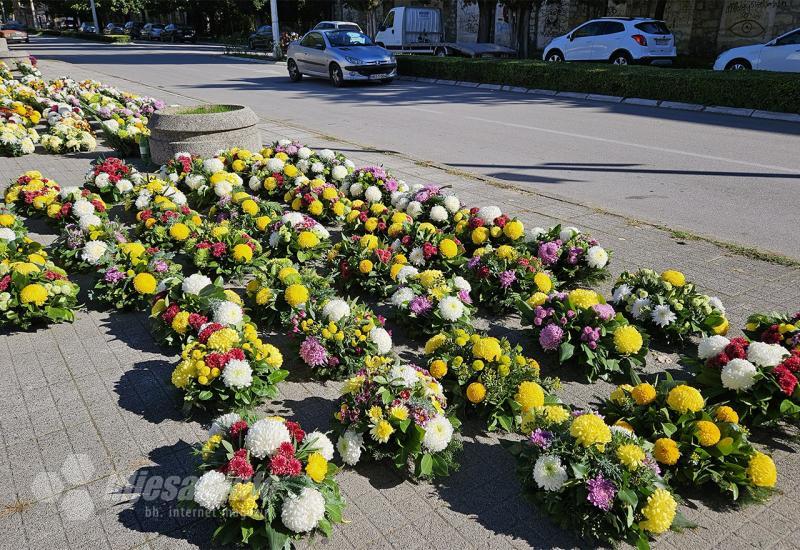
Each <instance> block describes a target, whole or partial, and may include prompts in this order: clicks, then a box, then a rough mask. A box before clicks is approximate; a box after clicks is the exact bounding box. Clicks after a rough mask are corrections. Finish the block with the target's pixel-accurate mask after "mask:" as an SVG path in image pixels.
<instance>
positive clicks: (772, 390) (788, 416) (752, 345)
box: [683, 335, 800, 426]
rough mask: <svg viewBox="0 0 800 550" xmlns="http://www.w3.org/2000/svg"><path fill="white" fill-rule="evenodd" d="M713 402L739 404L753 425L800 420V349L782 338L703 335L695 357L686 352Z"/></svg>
mask: <svg viewBox="0 0 800 550" xmlns="http://www.w3.org/2000/svg"><path fill="white" fill-rule="evenodd" d="M683 360H684V362H685V363H687V364H688V365H690V366H693V367H694V368H695V371H696V378H695V380H696V381H697V382H698V383H699V384H702V385H703V386H705V387H706V388H708V390H707V395H708V398H709V400H710V401H711V402H713V403H724V404H727V405H730V406H731V407H733V408H735V409H736V410H737V411H738V412H739V414H740V416H741V418H742V420H743V421H745V423H746V424H747V425H749V426H761V425H775V424H777V423H778V422H782V421H784V422H793V423H797V422H798V421H800V388H798V385H797V377H798V376H800V350H797V349H795V350H792V351H791V352H790V351H788V350H787V349H786V348H784V347H783V346H781V345H780V344H767V343H765V342H749V341H747V340H746V339H745V338H733V339H731V340H728V339H727V338H725V337H724V336H720V335H713V336H708V337H705V338H702V339H701V340H700V343H699V344H698V345H697V357H696V358H695V357H684V358H683Z"/></svg>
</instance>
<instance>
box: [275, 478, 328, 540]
mask: <svg viewBox="0 0 800 550" xmlns="http://www.w3.org/2000/svg"><path fill="white" fill-rule="evenodd" d="M324 517H325V497H323V496H322V493H320V492H319V491H317V490H316V489H313V488H311V487H305V488H304V489H303V490H302V491H301V492H300V494H299V495H290V496H289V497H288V498H287V499H286V500H284V501H283V507H282V508H281V521H282V522H283V525H284V526H286V528H287V529H289V530H290V531H293V532H295V533H307V532H308V531H312V530H313V529H314V528H316V526H317V524H318V523H319V521H320V520H321V519H322V518H324Z"/></svg>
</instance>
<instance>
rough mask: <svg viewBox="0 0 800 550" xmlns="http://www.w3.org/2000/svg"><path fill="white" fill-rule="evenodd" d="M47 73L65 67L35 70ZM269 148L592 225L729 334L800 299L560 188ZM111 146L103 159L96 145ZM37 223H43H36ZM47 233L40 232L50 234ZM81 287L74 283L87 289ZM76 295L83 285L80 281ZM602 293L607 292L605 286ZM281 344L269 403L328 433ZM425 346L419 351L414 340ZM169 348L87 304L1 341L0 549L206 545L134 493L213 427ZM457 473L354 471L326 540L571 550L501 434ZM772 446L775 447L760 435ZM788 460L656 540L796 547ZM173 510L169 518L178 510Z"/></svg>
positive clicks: (707, 250)
mask: <svg viewBox="0 0 800 550" xmlns="http://www.w3.org/2000/svg"><path fill="white" fill-rule="evenodd" d="M42 69H43V71H44V72H45V74H46V75H47V76H50V77H52V76H56V75H58V74H61V73H63V72H64V70H65V64H63V63H58V64H54V65H52V66H51V65H50V64H49V63H48V62H42ZM71 75H72V76H73V77H76V78H87V77H94V78H96V79H98V80H103V81H105V82H108V83H109V84H114V85H118V86H120V87H121V88H124V89H127V90H130V91H134V92H139V93H147V94H150V95H156V96H159V95H161V97H163V98H164V99H165V100H167V102H169V103H171V102H176V103H178V102H181V103H186V101H185V100H180V99H178V98H176V97H175V96H172V95H169V94H160V90H158V89H155V88H149V87H145V86H142V85H140V84H138V85H137V84H136V83H132V82H128V81H118V82H115V81H113V80H109V79H107V78H101V77H99V76H97V75H93V74H92V72H91V71H89V70H86V69H83V68H80V67H74V69H73V70H71ZM261 130H262V136H263V138H264V141H265V142H269V141H272V140H274V139H279V138H281V137H289V138H293V139H299V140H301V141H304V142H306V143H307V144H308V145H309V146H311V147H313V148H323V147H330V148H332V149H336V150H340V151H342V152H344V153H345V154H346V155H347V156H348V157H350V158H351V159H353V160H354V162H356V164H357V165H363V164H384V165H385V166H386V167H387V168H389V169H391V170H392V172H393V173H395V174H396V175H397V176H398V177H400V178H402V179H405V180H406V181H408V182H422V183H436V184H440V185H450V186H452V187H453V189H454V190H455V191H456V192H457V193H458V194H459V196H460V197H461V198H462V200H464V201H465V202H466V203H467V204H475V205H485V204H495V205H497V206H499V207H500V208H502V209H503V211H506V212H509V213H511V214H515V215H518V216H520V217H521V218H522V219H523V221H524V222H525V223H526V225H531V226H532V225H547V224H552V223H558V222H564V223H567V224H569V225H575V226H577V227H579V228H581V229H583V230H584V231H588V232H591V233H592V234H593V235H594V236H595V237H596V238H597V239H598V240H599V241H600V242H601V244H603V245H604V246H606V247H607V248H610V249H613V251H614V256H613V260H612V264H611V267H612V270H613V272H614V275H616V274H618V273H619V272H621V271H622V270H625V269H636V268H638V267H644V266H647V267H653V268H654V269H664V268H667V267H672V268H676V269H681V270H683V271H684V272H686V273H687V274H688V275H689V277H690V278H691V279H693V280H694V281H695V282H697V283H698V285H699V286H700V287H701V288H703V289H704V290H707V291H708V292H710V293H713V294H716V295H718V296H720V297H721V298H722V300H723V302H724V303H725V304H726V306H727V308H728V311H729V314H730V317H731V325H732V326H733V327H739V326H742V325H743V323H744V318H745V317H746V315H747V314H748V313H749V312H751V311H753V310H756V309H757V310H771V309H777V310H785V309H793V308H794V309H796V308H797V307H798V305H800V270H798V269H795V268H789V267H782V266H779V265H775V264H769V263H765V262H761V261H758V260H752V259H749V258H745V257H742V256H735V255H731V254H730V253H727V252H726V251H724V250H722V249H720V248H718V247H716V246H715V245H712V244H708V243H705V242H701V241H686V242H682V241H679V240H676V239H674V238H672V237H671V236H670V234H669V233H667V232H664V231H661V230H657V229H654V228H652V227H649V226H635V225H630V224H629V223H627V222H626V221H625V220H623V219H620V218H618V217H615V216H610V215H607V214H603V213H599V212H596V211H594V210H591V209H589V208H586V207H583V206H581V205H577V204H574V203H571V202H567V201H563V200H559V199H557V198H549V197H543V196H541V195H537V194H534V193H530V192H524V191H521V190H517V189H513V188H510V187H507V186H505V187H501V186H496V185H493V184H492V183H491V182H485V181H478V180H476V179H472V178H468V177H462V176H456V175H453V174H452V173H448V172H445V171H442V170H439V169H437V168H432V167H429V166H425V165H424V163H418V162H415V161H414V160H412V159H408V158H405V157H403V156H400V155H396V154H385V153H376V152H373V151H370V150H365V149H364V148H362V147H359V146H356V145H353V144H351V143H348V142H344V141H338V140H337V139H335V138H332V137H323V136H320V135H317V134H315V133H312V132H309V131H305V130H302V129H297V128H294V129H293V128H286V127H282V126H278V125H276V124H274V123H271V122H269V121H263V123H262V124H261ZM101 152H102V151H97V153H96V154H98V155H99V154H100V153H101ZM94 156H96V155H95V154H83V155H78V156H68V157H64V156H53V155H41V154H35V155H29V156H25V157H21V158H18V159H6V158H3V159H0V188H4V187H5V185H6V182H8V181H9V180H10V179H12V178H14V177H16V176H17V175H18V174H19V173H20V172H22V171H25V170H29V169H38V170H40V171H42V172H43V173H45V174H46V175H48V176H49V177H53V178H54V179H56V180H57V181H59V182H60V183H61V184H64V185H79V184H81V182H82V181H83V174H84V173H85V171H86V169H87V168H88V162H89V160H91V159H92V158H94ZM37 227H38V226H37ZM52 237H53V236H52V234H50V235H47V234H45V236H44V237H43V240H47V239H52ZM79 282H80V281H79ZM83 282H84V289H85V281H83ZM609 286H610V285H608V284H607V285H604V287H603V288H601V290H603V291H607V290H608V289H609ZM479 322H480V323H481V324H482V325H483V326H489V328H490V329H491V330H492V331H493V332H496V333H498V334H499V333H502V334H505V335H507V336H508V337H509V338H512V339H513V340H516V341H520V342H522V343H523V344H524V345H526V348H527V350H528V351H529V352H530V353H531V354H535V352H534V348H533V346H532V345H531V342H530V341H529V339H528V336H527V334H526V333H525V331H523V330H521V329H520V327H519V324H518V321H517V320H515V319H502V320H500V321H490V320H488V319H483V320H480V321H479ZM267 338H268V339H269V341H271V342H272V343H275V344H276V345H278V346H279V347H281V348H282V349H283V350H284V352H285V357H286V359H287V364H288V366H289V370H290V371H291V375H290V377H289V379H288V380H287V381H286V382H284V383H282V385H281V386H280V388H281V399H280V400H279V401H276V402H275V403H273V404H271V405H270V406H269V407H265V408H264V409H265V410H269V411H271V412H277V413H281V414H284V415H286V416H290V415H291V416H294V417H296V418H297V419H299V420H300V421H301V422H302V423H303V424H304V426H305V427H306V428H307V429H309V430H311V429H314V428H320V429H323V430H324V429H326V427H327V426H328V419H329V418H330V415H331V412H332V410H333V406H334V403H335V400H336V398H337V397H338V394H339V392H338V384H336V383H327V384H321V383H317V382H311V381H309V380H308V377H307V373H306V372H305V370H304V369H302V368H300V366H299V365H298V364H297V361H295V360H294V358H293V357H292V355H291V354H290V353H289V352H288V348H287V346H286V341H285V338H284V337H283V336H281V335H279V334H273V335H268V336H267ZM408 351H409V352H412V353H417V354H418V353H419V351H420V350H419V349H412V350H408ZM675 359H676V356H674V355H666V354H662V353H659V352H654V353H653V354H652V356H651V357H650V361H651V364H650V365H649V369H650V370H651V371H656V370H664V369H667V370H670V371H673V372H674V374H676V376H680V375H681V371H680V370H679V367H677V366H676V364H675ZM174 363H175V357H174V356H172V355H169V354H165V352H164V350H162V349H160V348H159V347H158V346H157V345H156V344H155V342H154V341H153V340H152V338H151V337H150V334H149V331H148V327H147V318H146V314H144V313H124V314H123V313H116V312H114V313H101V312H97V311H93V310H91V309H89V310H87V311H83V312H81V313H79V314H78V318H77V320H76V322H75V323H74V324H67V325H57V326H54V327H51V328H48V329H41V330H38V331H36V332H31V333H13V334H6V333H3V334H0V394H2V395H3V398H4V405H5V406H4V409H3V414H2V415H0V437H2V444H0V475H3V476H4V478H5V479H6V483H4V484H3V485H2V487H0V503H1V506H2V508H0V532H2V533H3V534H4V537H3V541H2V543H0V547H2V548H31V549H38V548H53V549H60V548H67V547H69V548H114V549H118V548H134V547H144V548H153V549H156V548H170V549H175V548H190V547H207V546H208V545H209V544H208V540H209V537H210V534H211V531H212V530H213V526H211V525H208V522H205V523H203V522H200V523H198V522H196V521H195V520H192V519H188V518H185V517H175V515H174V512H171V511H172V510H173V508H172V506H171V504H170V503H169V502H161V503H159V502H156V503H152V502H145V501H144V500H136V499H135V498H133V497H135V496H136V495H135V494H126V491H125V490H124V489H125V488H126V487H127V488H128V489H130V487H131V485H132V484H134V485H135V482H136V479H138V476H145V475H147V476H153V475H160V476H163V477H169V476H174V475H177V476H184V475H188V474H190V473H191V472H192V469H193V459H192V456H191V454H190V452H189V446H190V445H192V444H193V443H195V442H197V441H199V440H201V439H203V437H204V434H205V430H204V427H203V426H202V425H201V424H200V423H199V422H197V421H184V419H183V418H182V416H181V414H180V411H179V410H178V408H177V406H176V403H177V393H176V392H175V391H174V389H173V388H172V386H171V384H170V373H171V371H172V367H173V365H174ZM553 373H555V374H556V375H558V376H561V377H562V378H564V379H565V380H566V383H565V387H564V390H563V392H562V394H561V396H562V398H563V399H565V400H566V401H569V402H571V403H575V404H581V405H587V404H589V403H590V402H591V401H592V400H593V399H595V398H596V397H597V396H600V395H604V394H606V393H607V392H608V391H609V388H610V386H609V385H608V384H604V383H596V384H593V385H589V384H585V383H581V382H575V381H570V376H569V374H568V373H566V374H565V373H564V372H557V370H554V371H553ZM464 433H465V445H464V452H463V454H462V456H461V463H462V467H461V470H460V471H459V472H457V473H456V474H454V475H453V476H451V477H449V478H446V479H443V480H441V481H440V482H437V483H436V484H428V483H423V484H414V483H411V482H409V481H406V480H403V479H401V478H400V477H399V476H398V475H397V474H396V473H395V472H394V471H393V470H392V469H390V468H388V467H385V466H383V465H370V464H362V465H360V466H359V467H357V468H356V469H355V470H352V469H351V470H345V471H344V472H343V473H342V474H341V475H340V477H339V481H340V483H341V485H342V489H343V491H344V493H345V495H346V498H347V500H348V503H349V506H348V508H347V510H346V514H345V515H346V518H347V519H348V520H350V523H348V524H346V525H343V526H339V527H337V529H336V532H335V534H334V537H333V538H332V539H331V540H330V541H327V542H324V541H314V542H313V543H312V546H313V545H317V544H318V545H324V546H325V547H326V548H335V549H339V548H343V549H344V548H390V547H391V548H404V549H406V548H409V549H410V548H417V547H425V548H458V547H460V548H531V547H534V548H551V547H574V546H577V545H579V541H577V540H575V539H574V538H573V537H572V536H571V535H570V534H569V533H565V532H564V531H562V530H560V529H559V528H557V527H555V526H554V525H553V524H552V523H551V522H550V521H549V520H547V519H546V518H545V517H544V516H542V515H541V514H539V513H538V512H537V511H536V509H535V508H534V507H533V506H531V505H529V504H528V503H527V502H526V501H525V500H523V499H522V498H521V497H520V496H519V491H520V486H519V483H518V482H517V479H516V477H515V476H514V461H513V459H512V458H511V457H510V455H508V454H507V453H506V452H505V451H504V450H503V449H502V447H501V446H500V444H499V438H498V437H497V436H496V435H485V434H482V433H480V432H479V431H478V426H477V425H476V424H475V423H469V422H468V423H467V424H466V425H465V428H464ZM765 443H766V442H765ZM769 444H770V446H769V450H770V452H771V453H772V454H773V456H774V458H775V462H776V464H777V465H778V468H779V478H778V487H779V489H780V490H781V493H780V494H776V495H775V496H774V497H773V498H772V499H771V500H770V501H769V502H768V503H767V504H766V505H754V506H748V507H744V508H742V509H738V510H731V511H725V510H724V508H723V507H722V506H721V502H720V501H717V500H714V499H711V500H702V499H700V498H699V497H700V495H698V498H692V499H689V500H687V502H686V505H685V506H683V507H682V510H683V512H684V514H685V515H687V516H688V517H689V519H691V520H692V521H694V522H696V523H697V524H698V526H699V527H698V528H697V529H694V530H688V531H685V532H684V533H681V534H677V533H671V534H669V535H667V536H664V537H662V538H660V539H659V541H658V542H657V543H656V545H655V547H656V548H665V549H672V548H692V549H693V550H700V549H704V548H717V547H726V548H745V547H758V548H769V547H771V548H793V547H798V546H800V529H798V527H797V525H798V523H799V522H800V507H798V506H797V505H796V502H797V501H798V498H800V467H799V466H798V459H797V456H796V455H794V454H793V453H794V452H796V451H797V449H798V445H797V444H796V443H793V442H786V441H772V442H769ZM171 514H172V515H171Z"/></svg>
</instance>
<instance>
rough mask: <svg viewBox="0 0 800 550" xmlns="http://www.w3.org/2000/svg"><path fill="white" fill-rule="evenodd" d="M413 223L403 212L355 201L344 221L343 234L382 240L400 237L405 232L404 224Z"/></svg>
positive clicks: (379, 204) (381, 204) (378, 204)
mask: <svg viewBox="0 0 800 550" xmlns="http://www.w3.org/2000/svg"><path fill="white" fill-rule="evenodd" d="M412 221H414V220H413V219H412V218H411V216H409V215H408V214H406V213H405V212H400V211H397V210H393V209H391V208H388V207H387V206H386V205H384V204H383V203H380V202H376V203H372V204H370V203H368V202H364V201H363V200H361V199H355V200H353V201H352V202H351V203H350V212H348V213H347V216H345V219H344V224H343V225H344V228H343V231H342V232H343V233H344V234H346V235H348V236H354V235H366V234H368V233H369V234H373V235H376V236H378V237H380V238H382V239H386V238H387V237H391V238H396V237H401V236H403V234H404V233H405V232H406V231H407V228H404V227H403V226H404V224H410V223H411V222H412Z"/></svg>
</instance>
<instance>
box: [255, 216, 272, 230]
mask: <svg viewBox="0 0 800 550" xmlns="http://www.w3.org/2000/svg"><path fill="white" fill-rule="evenodd" d="M270 223H272V218H270V217H269V216H259V217H257V218H256V227H257V228H258V230H259V231H266V230H267V228H268V227H269V224H270Z"/></svg>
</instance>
